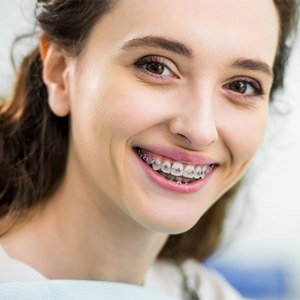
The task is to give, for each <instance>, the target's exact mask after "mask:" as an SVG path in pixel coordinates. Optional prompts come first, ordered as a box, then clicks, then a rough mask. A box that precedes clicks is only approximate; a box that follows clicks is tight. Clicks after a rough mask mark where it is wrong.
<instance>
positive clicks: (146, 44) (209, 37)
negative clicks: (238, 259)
mask: <svg viewBox="0 0 300 300" xmlns="http://www.w3.org/2000/svg"><path fill="white" fill-rule="evenodd" d="M278 22H279V21H278V16H277V12H276V8H275V6H274V4H273V1H271V0H242V1H236V0H224V1H219V0H211V1H206V0H187V1H182V0H151V1H146V0H142V1H141V0H122V1H119V3H118V4H117V6H116V7H115V8H114V9H113V10H112V11H111V12H109V13H108V14H106V15H105V16H104V17H103V18H102V19H101V20H100V21H99V22H98V23H97V24H96V25H95V26H94V28H93V30H92V32H91V34H90V37H89V39H88V41H87V44H86V47H85V49H84V51H83V53H82V54H81V55H80V56H79V57H77V58H75V59H73V60H71V62H69V69H68V76H67V80H68V100H69V105H70V114H71V137H70V153H69V158H68V169H67V170H68V171H67V172H69V173H67V174H72V176H70V177H69V179H67V180H71V181H72V188H73V189H74V190H75V191H77V190H78V193H84V194H85V195H86V196H88V197H90V199H92V200H93V202H94V203H96V205H97V206H98V207H99V209H106V213H108V215H109V216H110V217H111V218H112V219H113V218H114V213H115V214H116V215H118V216H119V217H120V216H123V217H124V218H125V220H128V222H131V223H132V221H133V222H135V224H139V225H141V226H143V227H144V228H147V229H150V230H154V231H159V232H163V233H179V232H183V231H186V230H188V229H189V228H191V227H192V226H193V225H194V224H195V223H196V222H197V221H198V220H199V218H200V217H201V216H202V215H203V214H204V212H205V211H207V210H208V208H209V207H210V206H211V205H212V204H213V203H214V202H215V201H217V199H218V198H219V197H220V196H221V195H222V194H224V192H226V191H227V190H228V189H229V188H230V187H232V186H233V185H234V184H235V183H236V182H237V181H238V180H239V179H240V178H241V176H242V175H243V174H244V172H245V170H246V168H247V166H248V165H249V162H250V160H251V158H252V157H253V155H254V154H255V152H256V150H257V149H258V147H259V145H260V144H261V141H262V138H263V136H264V132H265V127H266V120H267V112H268V105H269V102H268V101H269V97H268V95H269V92H270V89H271V85H272V65H273V61H274V57H275V53H276V47H277V43H278V32H279V24H278Z"/></svg>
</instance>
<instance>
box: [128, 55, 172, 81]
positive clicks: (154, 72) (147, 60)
mask: <svg viewBox="0 0 300 300" xmlns="http://www.w3.org/2000/svg"><path fill="white" fill-rule="evenodd" d="M134 65H135V67H136V68H137V69H138V71H140V72H142V74H143V75H146V76H148V77H150V78H151V77H154V78H157V79H163V80H164V79H170V78H171V79H172V78H178V77H177V76H176V74H175V73H174V72H173V71H172V69H175V66H174V64H173V63H172V62H171V61H170V60H168V59H166V58H164V57H161V56H146V57H143V58H141V59H139V60H138V61H137V62H135V64H134Z"/></svg>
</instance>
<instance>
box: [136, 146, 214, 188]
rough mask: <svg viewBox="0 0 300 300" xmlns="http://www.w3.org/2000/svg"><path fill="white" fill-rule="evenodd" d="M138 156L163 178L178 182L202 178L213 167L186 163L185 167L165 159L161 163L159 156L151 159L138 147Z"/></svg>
mask: <svg viewBox="0 0 300 300" xmlns="http://www.w3.org/2000/svg"><path fill="white" fill-rule="evenodd" d="M137 153H138V154H139V156H140V157H141V158H142V159H143V160H144V161H145V163H146V164H148V165H149V166H151V167H152V168H153V170H155V171H159V173H160V174H161V175H162V176H164V177H165V178H167V179H169V180H172V181H174V182H176V183H178V184H189V183H192V182H193V181H194V180H196V179H204V178H205V176H206V175H207V174H208V173H210V172H211V171H212V169H213V167H214V166H213V165H209V166H196V167H195V166H193V165H187V166H186V167H185V168H184V167H183V164H182V163H180V162H177V161H175V162H173V164H172V163H171V162H170V161H168V160H165V161H164V162H163V163H162V161H161V160H160V159H159V158H154V159H152V158H151V157H148V156H147V154H146V153H143V152H142V151H141V150H140V149H138V150H137Z"/></svg>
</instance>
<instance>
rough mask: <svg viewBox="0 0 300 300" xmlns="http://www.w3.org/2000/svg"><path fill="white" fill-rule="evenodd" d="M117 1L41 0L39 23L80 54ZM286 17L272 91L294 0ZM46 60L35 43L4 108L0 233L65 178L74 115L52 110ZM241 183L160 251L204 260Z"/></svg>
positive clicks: (288, 1) (283, 12)
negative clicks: (49, 100) (45, 81)
mask: <svg viewBox="0 0 300 300" xmlns="http://www.w3.org/2000/svg"><path fill="white" fill-rule="evenodd" d="M116 3H117V1H116V0H48V1H47V0H44V1H41V0H40V1H37V5H36V10H35V15H36V20H37V27H38V28H39V30H40V31H41V33H42V34H43V35H45V36H46V37H47V38H48V39H49V40H51V41H53V42H54V43H56V44H57V45H58V46H59V47H62V48H64V49H65V50H66V51H68V52H69V53H70V54H71V55H78V54H80V52H81V50H82V49H83V48H84V45H85V41H86V39H87V37H88V34H89V32H90V31H91V28H92V27H93V25H94V24H95V22H96V21H98V20H99V18H101V16H103V15H104V14H105V13H107V12H108V11H109V10H110V9H112V8H113V7H114V6H115V5H116ZM274 3H275V5H276V7H277V9H278V13H279V16H280V23H281V33H280V42H279V45H278V51H277V55H276V59H275V63H274V68H273V69H274V74H275V79H274V84H273V87H272V91H271V99H272V98H273V96H274V92H275V91H276V90H277V89H278V88H280V87H282V86H283V78H284V70H285V65H286V61H287V58H288V56H289V52H290V48H289V46H288V45H287V38H288V37H289V36H290V34H291V33H292V31H293V30H294V29H295V27H296V23H297V11H298V2H297V0H274ZM42 68H43V65H42V60H41V57H40V52H39V50H38V49H34V50H33V51H32V52H31V53H30V54H29V55H28V56H27V57H26V58H25V59H24V60H23V62H22V64H21V66H20V68H19V71H18V74H17V81H16V83H15V88H14V93H13V95H12V100H11V101H9V102H8V104H7V105H2V106H1V107H0V234H2V235H3V234H5V233H7V231H8V230H9V229H10V227H12V226H14V225H15V224H16V223H17V222H19V221H21V220H22V218H23V217H26V216H27V215H28V214H29V213H30V212H31V211H33V209H34V208H36V207H38V206H39V205H42V204H44V203H45V202H46V201H47V198H48V197H49V196H50V195H51V194H52V193H54V192H55V190H56V188H57V186H58V185H59V184H60V182H61V181H62V178H63V176H64V171H65V166H66V160H67V157H66V156H67V150H68V133H69V118H68V117H64V118H60V117H57V116H55V115H54V114H53V113H52V112H51V110H50V109H49V106H48V103H47V98H48V94H47V89H46V86H45V84H44V82H43V79H42ZM238 186H239V184H237V185H236V186H235V187H233V188H232V189H230V190H229V191H228V192H227V193H226V194H224V195H223V196H222V197H221V199H219V200H218V201H217V202H216V203H215V204H214V205H213V206H212V207H211V208H210V209H209V210H208V211H207V212H206V213H205V215H204V216H203V217H202V218H201V219H200V220H199V222H198V223H197V224H196V225H195V226H194V227H193V228H192V229H191V230H190V231H188V232H186V233H183V234H179V235H173V236H171V237H170V238H169V239H168V241H167V243H166V245H165V247H164V248H163V249H162V251H161V253H160V256H161V257H172V258H177V259H184V258H187V257H195V258H197V259H200V260H203V259H204V258H206V257H207V256H209V255H210V254H212V253H213V251H214V250H215V249H216V247H217V246H218V244H219V241H220V238H221V234H222V230H223V223H224V220H225V217H226V213H227V210H228V207H229V206H230V203H231V200H232V198H233V196H234V194H235V192H236V190H237V189H238Z"/></svg>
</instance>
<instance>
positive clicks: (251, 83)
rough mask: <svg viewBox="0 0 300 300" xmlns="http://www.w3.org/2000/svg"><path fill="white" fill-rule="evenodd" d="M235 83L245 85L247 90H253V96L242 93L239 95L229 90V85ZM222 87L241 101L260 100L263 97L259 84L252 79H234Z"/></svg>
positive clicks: (263, 93)
mask: <svg viewBox="0 0 300 300" xmlns="http://www.w3.org/2000/svg"><path fill="white" fill-rule="evenodd" d="M235 83H242V84H246V86H247V89H248V88H249V87H250V88H252V89H253V95H246V94H243V93H239V92H238V91H234V90H231V89H230V85H232V84H235ZM224 87H225V88H226V89H228V90H229V91H231V92H232V93H234V94H235V95H237V97H242V98H243V99H246V100H252V99H256V98H262V97H263V96H264V95H265V92H264V90H263V88H262V86H261V84H260V83H259V82H258V81H256V80H254V79H249V78H244V77H242V78H235V79H234V80H232V81H230V82H229V83H226V84H225V85H224Z"/></svg>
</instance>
